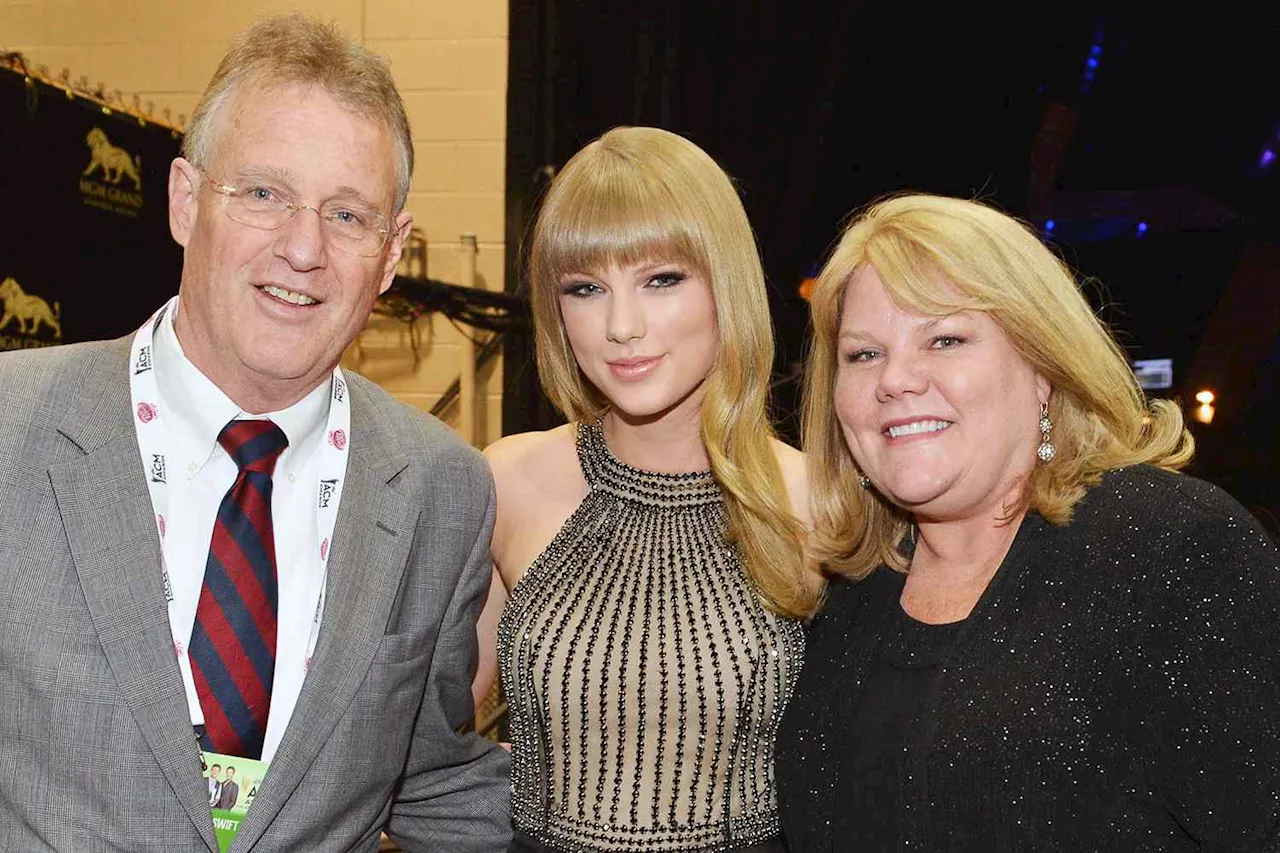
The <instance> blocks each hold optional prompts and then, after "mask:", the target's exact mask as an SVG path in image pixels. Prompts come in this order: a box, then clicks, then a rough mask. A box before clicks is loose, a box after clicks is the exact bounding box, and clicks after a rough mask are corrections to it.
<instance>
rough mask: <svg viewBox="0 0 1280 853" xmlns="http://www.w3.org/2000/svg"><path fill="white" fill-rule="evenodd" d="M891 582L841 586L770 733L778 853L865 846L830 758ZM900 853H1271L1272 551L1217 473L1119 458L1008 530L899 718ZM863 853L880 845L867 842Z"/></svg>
mask: <svg viewBox="0 0 1280 853" xmlns="http://www.w3.org/2000/svg"><path fill="white" fill-rule="evenodd" d="M902 587H903V576H902V575H899V574H897V573H895V572H892V571H889V570H887V569H884V568H881V569H880V570H879V571H877V572H875V573H873V574H872V575H871V576H870V577H869V578H868V579H866V580H865V581H862V582H858V583H849V582H846V583H841V584H839V585H837V586H836V587H834V588H833V590H832V591H831V594H830V597H829V599H828V602H827V604H826V607H825V609H824V610H823V612H822V613H821V614H820V615H819V616H818V617H817V619H815V621H814V623H813V625H812V628H811V631H810V634H809V645H808V660H807V661H806V664H805V671H804V673H803V674H802V676H801V679H800V683H799V685H797V688H796V695H795V697H794V699H793V701H792V703H791V705H790V707H789V709H788V711H787V714H786V718H785V720H784V722H783V728H782V733H781V734H780V736H779V744H778V780H779V801H780V809H781V814H782V823H783V828H784V831H785V835H786V839H787V842H788V845H789V849H790V851H791V853H808V851H815V850H822V851H830V850H833V849H835V850H846V849H847V850H858V849H860V848H859V838H858V836H857V835H856V829H854V828H848V830H849V831H847V832H845V833H843V834H842V835H841V836H839V837H836V838H833V836H832V833H833V827H836V826H842V825H843V822H842V821H841V820H840V819H839V814H840V813H841V810H842V809H843V808H844V803H843V802H842V800H841V797H840V794H841V793H842V792H843V791H845V790H847V784H846V782H847V780H841V779H840V778H839V768H840V766H841V765H842V763H844V761H843V756H844V755H846V754H847V753H848V752H849V751H850V750H853V749H856V745H857V742H858V739H859V737H860V735H861V733H860V732H859V731H857V730H855V729H853V728H852V727H851V726H850V725H849V722H850V719H849V717H848V709H849V708H851V707H854V706H856V705H857V704H858V703H859V702H860V701H861V700H862V699H863V698H865V699H866V700H867V701H874V699H873V697H869V696H866V697H864V696H863V691H864V688H865V686H866V683H867V679H868V674H869V672H870V671H871V668H872V666H873V664H874V662H875V661H876V660H877V659H878V658H879V656H880V652H879V649H880V647H881V644H882V643H883V642H885V636H886V629H887V627H888V626H889V625H890V624H891V622H892V615H893V613H894V610H895V609H896V608H897V607H898V604H897V600H898V597H899V596H900V595H901V593H902ZM900 761H901V766H900V773H899V774H898V778H900V779H902V780H904V781H903V784H902V786H901V790H900V792H899V797H898V798H897V800H896V810H897V811H896V814H895V815H893V820H894V821H895V822H896V829H897V833H896V834H897V836H898V839H899V845H900V846H898V847H897V848H896V849H902V850H921V851H933V850H951V851H969V850H974V851H978V850H980V851H1025V850H1035V851H1038V853H1039V852H1040V851H1083V850H1088V851H1116V853H1119V851H1124V853H1134V851H1184V850H1185V851H1192V850H1201V849H1204V850H1232V851H1262V850H1267V851H1274V850H1277V849H1278V848H1277V843H1278V840H1280V555H1278V554H1277V551H1276V548H1275V546H1274V545H1272V544H1271V542H1270V541H1269V540H1268V539H1267V537H1266V534H1264V533H1263V532H1262V531H1261V529H1260V528H1259V527H1258V525H1257V524H1256V523H1255V522H1254V521H1253V519H1252V518H1251V517H1250V516H1249V514H1248V513H1247V512H1246V511H1245V510H1244V508H1243V507H1241V506H1240V505H1239V504H1237V503H1236V502H1235V501H1234V500H1232V499H1231V498H1230V497H1228V496H1227V495H1226V494H1224V493H1223V492H1222V491H1220V490H1218V489H1217V488H1215V487H1214V486H1211V485H1209V484H1207V483H1204V482H1202V481H1200V480H1196V479H1194V478H1192V477H1187V476H1182V475H1177V474H1171V473H1168V472H1165V471H1160V470H1157V469H1154V468H1151V467H1148V466H1139V467H1136V468H1130V469H1125V470H1121V471H1115V472H1112V473H1110V474H1108V475H1107V476H1106V477H1105V478H1104V479H1103V482H1102V483H1101V484H1100V485H1099V486H1097V487H1096V488H1094V489H1092V490H1091V491H1090V492H1089V494H1088V495H1087V496H1086V498H1085V500H1084V501H1083V502H1082V503H1081V504H1080V505H1079V506H1078V507H1077V508H1076V512H1075V517H1074V519H1073V521H1072V522H1071V523H1070V524H1069V525H1067V526H1065V527H1054V526H1051V525H1049V524H1048V523H1046V522H1045V521H1044V520H1043V519H1041V518H1040V517H1039V516H1037V515H1034V514H1032V515H1028V516H1027V517H1026V519H1025V520H1024V521H1023V522H1022V525H1021V527H1020V528H1019V530H1018V533H1017V536H1016V538H1015V540H1014V543H1013V546H1012V547H1011V548H1010V551H1009V553H1008V555H1007V556H1006V558H1005V560H1004V562H1003V563H1002V564H1001V566H1000V568H999V570H998V571H997V572H996V575H995V577H994V578H993V579H992V581H991V583H990V585H989V586H988V588H987V590H986V591H985V592H984V593H983V595H982V597H981V598H980V599H979V601H978V603H977V605H976V606H975V607H974V610H973V612H972V613H971V614H970V616H969V618H968V619H967V620H965V622H964V623H963V624H962V626H961V627H960V629H959V631H958V635H957V637H956V640H955V644H954V649H953V651H952V653H951V654H950V655H949V656H948V657H947V658H945V659H944V660H943V661H942V663H941V664H940V689H939V690H938V691H937V693H936V697H935V698H933V699H931V700H930V701H928V702H923V703H921V705H920V707H917V708H916V709H915V710H914V711H913V713H912V715H911V718H910V720H909V721H908V727H907V737H906V742H905V748H902V749H901V750H900ZM868 849H874V848H868Z"/></svg>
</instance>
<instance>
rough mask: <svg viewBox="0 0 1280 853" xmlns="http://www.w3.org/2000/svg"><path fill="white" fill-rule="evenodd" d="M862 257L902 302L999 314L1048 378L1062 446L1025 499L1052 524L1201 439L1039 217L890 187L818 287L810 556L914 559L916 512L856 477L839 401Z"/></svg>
mask: <svg viewBox="0 0 1280 853" xmlns="http://www.w3.org/2000/svg"><path fill="white" fill-rule="evenodd" d="M866 267H872V268H874V269H875V271H876V274H877V275H878V276H879V277H880V280H881V281H882V282H884V286H885V289H886V290H887V291H888V292H889V295H890V296H891V297H892V299H893V300H894V302H895V303H897V304H898V305H899V306H901V307H902V308H903V309H905V310H909V311H914V312H916V313H918V314H924V315H929V316H941V315H946V314H952V313H955V312H957V311H982V312H985V313H986V314H988V315H990V317H991V318H992V319H993V320H994V321H995V322H996V324H997V325H999V327H1000V328H1001V330H1003V332H1004V334H1005V335H1006V336H1007V337H1008V339H1009V341H1010V343H1011V344H1012V345H1013V347H1014V349H1016V350H1017V351H1018V353H1019V354H1020V355H1021V356H1022V358H1023V359H1024V360H1025V361H1026V362H1027V364H1029V365H1030V366H1031V367H1032V368H1033V369H1035V370H1036V371H1038V372H1039V373H1040V375H1042V376H1043V377H1045V379H1047V380H1048V381H1049V383H1050V385H1051V387H1052V392H1051V396H1050V400H1049V417H1050V418H1051V419H1052V421H1053V436H1052V441H1053V444H1054V446H1055V447H1056V448H1057V454H1056V455H1055V456H1054V458H1053V460H1052V462H1050V463H1048V464H1035V466H1034V467H1033V468H1032V470H1031V474H1030V477H1029V478H1028V480H1027V483H1026V488H1025V491H1024V494H1023V499H1024V501H1025V506H1026V507H1027V508H1028V509H1032V510H1034V511H1036V512H1038V513H1039V514H1040V515H1041V516H1043V517H1044V518H1045V519H1046V520H1047V521H1049V522H1050V523H1052V524H1057V525H1064V524H1066V523H1068V522H1069V521H1070V519H1071V513H1072V510H1073V509H1074V507H1075V505H1076V504H1077V503H1078V502H1079V501H1080V499H1081V498H1083V497H1084V495H1085V492H1086V491H1087V490H1088V489H1089V488H1090V487H1092V486H1095V485H1097V484H1098V482H1099V481H1100V480H1101V478H1102V475H1103V474H1104V473H1106V472H1107V471H1110V470H1113V469H1116V468H1123V467H1125V466H1128V465H1137V464H1142V463H1147V464H1151V465H1156V466H1159V467H1161V468H1166V469H1168V470H1172V471H1176V470H1178V469H1180V468H1181V467H1183V466H1184V465H1185V464H1186V463H1187V462H1188V461H1189V460H1190V458H1191V455H1192V451H1193V449H1194V443H1193V441H1192V438H1191V435H1190V433H1188V432H1187V431H1186V429H1185V428H1184V426H1183V421H1182V412H1181V410H1180V409H1179V408H1178V406H1177V405H1176V404H1175V403H1173V402H1171V401H1168V400H1150V401H1148V400H1147V399H1146V397H1145V395H1144V394H1143V393H1142V389H1141V388H1140V387H1139V386H1138V383H1137V380H1136V379H1135V377H1134V374H1133V370H1132V369H1131V368H1130V366H1129V360H1128V358H1127V357H1126V355H1125V353H1124V350H1123V349H1121V347H1120V345H1119V344H1117V343H1116V341H1115V339H1114V338H1113V337H1112V335H1111V333H1110V332H1109V331H1108V330H1107V328H1106V326H1105V325H1104V324H1103V323H1102V322H1101V321H1099V320H1098V318H1097V317H1095V316H1094V314H1093V311H1092V310H1091V309H1090V307H1089V303H1088V302H1087V301H1086V300H1085V298H1084V296H1083V295H1082V294H1081V292H1080V288H1079V287H1078V286H1077V284H1076V280H1075V277H1074V276H1073V275H1072V273H1071V271H1070V270H1069V269H1068V268H1067V266H1066V265H1065V264H1064V263H1063V262H1062V261H1061V260H1060V259H1059V258H1058V257H1057V256H1055V255H1054V254H1053V253H1052V252H1051V251H1050V250H1049V249H1048V248H1046V247H1045V246H1044V244H1043V243H1041V241H1040V240H1039V238H1038V237H1037V236H1036V235H1035V233H1034V232H1033V231H1032V230H1031V229H1030V228H1028V227H1027V226H1025V225H1024V224H1022V223H1020V222H1018V221H1017V220H1015V219H1013V218H1011V217H1009V216H1006V215H1005V214H1003V213H1000V212H998V211H996V210H994V209H992V208H990V207H987V206H985V205H983V204H979V203H977V202H972V201H963V200H960V199H954V198H944V197H941V196H930V195H903V196H898V197H894V198H890V199H887V200H884V201H881V202H878V203H876V204H874V205H872V206H871V207H869V208H868V209H867V210H865V211H864V212H862V213H861V214H860V215H858V216H857V217H856V218H855V219H854V220H853V221H852V222H851V223H850V225H849V226H848V227H847V228H846V230H845V232H844V234H843V236H842V237H841V238H840V242H839V244H838V245H837V246H836V248H835V251H834V252H833V253H832V255H831V258H830V259H829V260H828V261H827V263H826V265H825V266H824V268H823V270H822V273H821V274H820V275H819V277H818V282H817V284H816V286H815V288H814V292H813V296H812V316H813V339H812V342H811V345H810V351H809V358H808V368H807V371H806V387H805V403H804V416H803V421H804V423H803V434H804V449H805V451H806V453H807V455H808V460H809V468H810V487H811V489H812V491H813V507H814V527H815V531H814V534H813V536H812V537H811V540H810V541H811V548H812V552H813V553H812V556H813V558H814V559H815V560H817V561H818V562H819V564H821V565H823V566H824V567H825V568H826V570H827V571H829V572H834V573H837V574H843V575H847V576H850V577H854V578H861V577H865V576H866V575H867V574H869V573H870V572H871V571H873V570H874V569H875V568H876V567H877V566H878V565H880V564H882V563H883V564H885V565H888V566H890V567H892V568H894V569H896V570H898V571H905V570H906V567H907V562H906V559H905V558H904V557H903V556H902V554H901V553H900V551H899V548H898V546H899V545H900V543H901V541H902V537H903V536H904V535H905V534H906V532H907V529H908V527H909V525H910V516H909V515H908V514H907V513H906V512H904V511H903V510H901V509H899V508H898V507H896V506H894V505H893V504H892V503H890V502H889V501H887V500H886V499H885V498H884V497H883V496H882V495H880V494H879V493H878V492H876V491H875V490H874V489H863V488H862V487H861V486H859V485H858V468H857V461H856V460H855V459H854V458H853V456H852V454H851V453H850V451H849V448H848V445H847V444H846V443H845V441H844V437H843V435H842V433H841V430H840V424H839V422H838V420H837V418H836V412H835V406H834V394H835V386H836V378H837V374H838V370H839V363H838V358H839V354H838V351H837V336H838V334H839V329H840V320H841V314H842V312H843V308H844V295H845V292H846V290H847V289H848V286H849V283H850V281H851V279H852V277H853V276H854V275H855V274H856V273H857V272H858V271H859V270H861V269H864V268H866ZM1018 508H1020V507H1017V508H1010V509H1018Z"/></svg>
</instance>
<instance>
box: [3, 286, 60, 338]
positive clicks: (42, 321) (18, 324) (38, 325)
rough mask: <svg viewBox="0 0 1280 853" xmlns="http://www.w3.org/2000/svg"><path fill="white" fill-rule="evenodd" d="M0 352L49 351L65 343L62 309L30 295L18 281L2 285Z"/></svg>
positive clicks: (56, 304)
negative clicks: (37, 349)
mask: <svg viewBox="0 0 1280 853" xmlns="http://www.w3.org/2000/svg"><path fill="white" fill-rule="evenodd" d="M0 300H3V302H4V313H3V314H0V350H10V349H31V348H33V347H48V346H53V345H54V344H57V343H61V342H62V318H61V308H60V307H59V305H58V303H57V302H54V303H53V304H52V305H50V304H49V303H48V302H46V301H45V300H44V299H42V298H40V297H39V296H36V295H35V294H34V293H27V292H26V291H24V290H23V289H22V285H20V284H18V281H17V279H15V278H12V277H10V278H6V279H5V280H4V281H3V282H0Z"/></svg>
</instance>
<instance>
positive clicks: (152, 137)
mask: <svg viewBox="0 0 1280 853" xmlns="http://www.w3.org/2000/svg"><path fill="white" fill-rule="evenodd" d="M180 140H181V137H180V135H178V134H176V133H174V132H172V131H170V130H169V129H166V128H163V127H160V126H158V125H155V124H151V123H143V122H141V121H139V120H138V119H137V118H135V117H132V116H128V115H125V114H122V113H119V112H116V111H112V110H107V109H104V108H103V107H102V105H101V104H100V103H99V102H97V101H94V100H90V99H86V98H83V97H80V96H78V95H77V96H68V95H67V93H66V92H64V91H63V90H61V89H59V88H57V87H54V86H51V85H48V84H45V83H41V82H38V81H36V80H34V79H31V78H28V77H25V75H23V74H22V73H19V72H17V71H12V70H8V69H3V68H0V204H3V206H4V210H5V212H6V215H5V218H4V223H5V224H4V227H3V228H0V301H3V303H4V308H3V312H4V313H3V315H2V316H0V350H5V349H20V348H28V347H38V346H49V345H53V344H59V343H71V342H74V341H85V340H95V339H101V338H112V337H118V336H121V335H125V334H128V333H129V332H131V331H133V330H134V329H135V328H137V326H138V325H139V324H140V323H142V321H143V320H145V319H146V317H147V314H148V313H149V312H151V311H152V310H154V309H155V308H157V307H158V306H159V305H161V304H162V303H163V302H164V300H165V299H167V298H168V297H169V296H171V295H172V294H174V293H176V292H177V290H178V278H179V274H180V272H181V264H182V256H181V251H180V249H179V247H178V246H177V245H176V244H175V243H174V242H173V238H172V237H171V236H170V234H169V226H168V212H167V210H168V208H167V198H166V186H167V180H168V174H169V163H170V162H171V161H172V160H173V158H174V157H175V156H177V154H178V149H179V146H180Z"/></svg>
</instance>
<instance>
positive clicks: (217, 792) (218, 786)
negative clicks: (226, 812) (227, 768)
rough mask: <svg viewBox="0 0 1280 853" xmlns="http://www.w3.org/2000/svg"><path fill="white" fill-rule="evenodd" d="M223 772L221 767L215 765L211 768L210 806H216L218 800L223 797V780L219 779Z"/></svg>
mask: <svg viewBox="0 0 1280 853" xmlns="http://www.w3.org/2000/svg"><path fill="white" fill-rule="evenodd" d="M221 772H222V767H221V765H218V764H213V765H210V767H209V805H210V806H216V805H217V804H218V800H219V799H220V798H221V797H222V780H221V779H219V778H218V774H219V773H221Z"/></svg>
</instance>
